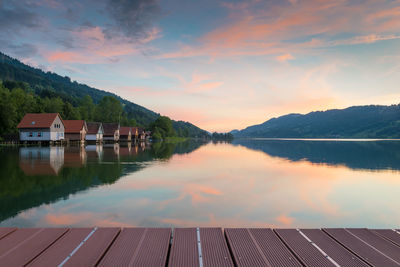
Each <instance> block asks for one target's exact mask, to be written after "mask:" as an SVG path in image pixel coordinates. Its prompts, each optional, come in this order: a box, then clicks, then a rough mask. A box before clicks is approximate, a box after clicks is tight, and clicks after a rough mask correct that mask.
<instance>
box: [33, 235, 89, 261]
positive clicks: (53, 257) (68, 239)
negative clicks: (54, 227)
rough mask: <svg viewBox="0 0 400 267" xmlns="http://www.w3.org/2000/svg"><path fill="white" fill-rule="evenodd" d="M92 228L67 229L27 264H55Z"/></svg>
mask: <svg viewBox="0 0 400 267" xmlns="http://www.w3.org/2000/svg"><path fill="white" fill-rule="evenodd" d="M92 230H93V229H92V228H75V229H71V230H69V231H68V232H67V233H66V234H65V235H63V236H62V237H61V238H60V239H58V240H57V241H56V242H55V243H54V244H53V245H51V246H50V247H49V248H48V249H46V250H45V251H44V252H43V253H42V254H40V256H39V257H37V258H36V259H34V260H33V261H32V262H31V263H29V264H28V266H38V267H40V266H46V265H47V266H57V265H59V264H60V263H61V262H63V261H64V259H65V258H67V257H68V256H69V255H70V253H71V252H72V251H73V250H74V249H75V248H76V247H77V246H78V245H79V244H80V243H81V242H82V241H83V240H84V239H85V237H87V236H88V234H89V233H90V232H91V231H92Z"/></svg>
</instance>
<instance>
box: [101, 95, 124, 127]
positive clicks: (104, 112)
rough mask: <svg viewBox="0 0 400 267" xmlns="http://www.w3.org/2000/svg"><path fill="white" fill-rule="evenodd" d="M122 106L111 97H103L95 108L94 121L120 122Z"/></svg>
mask: <svg viewBox="0 0 400 267" xmlns="http://www.w3.org/2000/svg"><path fill="white" fill-rule="evenodd" d="M121 115H122V105H121V102H119V100H118V99H116V98H115V97H112V96H105V97H103V98H102V99H101V101H100V102H99V104H98V105H97V106H96V111H95V120H97V121H101V122H120V120H121Z"/></svg>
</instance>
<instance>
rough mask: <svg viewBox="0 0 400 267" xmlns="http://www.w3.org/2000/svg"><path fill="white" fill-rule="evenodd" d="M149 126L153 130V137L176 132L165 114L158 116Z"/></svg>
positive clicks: (173, 134)
mask: <svg viewBox="0 0 400 267" xmlns="http://www.w3.org/2000/svg"><path fill="white" fill-rule="evenodd" d="M150 128H151V130H152V132H153V138H155V139H162V138H165V137H173V136H176V132H175V130H174V128H173V127H172V120H171V119H170V118H168V117H167V116H160V117H158V118H157V120H156V121H155V122H154V123H152V125H151V127H150Z"/></svg>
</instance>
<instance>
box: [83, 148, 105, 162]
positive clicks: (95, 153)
mask: <svg viewBox="0 0 400 267" xmlns="http://www.w3.org/2000/svg"><path fill="white" fill-rule="evenodd" d="M85 151H86V157H87V160H88V161H89V162H96V161H97V162H98V161H100V160H101V159H102V158H103V145H100V144H96V145H87V146H86V147H85Z"/></svg>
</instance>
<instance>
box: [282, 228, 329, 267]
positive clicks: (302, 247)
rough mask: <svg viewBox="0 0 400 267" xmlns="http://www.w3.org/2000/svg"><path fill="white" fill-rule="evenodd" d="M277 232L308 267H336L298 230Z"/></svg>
mask: <svg viewBox="0 0 400 267" xmlns="http://www.w3.org/2000/svg"><path fill="white" fill-rule="evenodd" d="M275 232H276V233H277V234H278V235H279V237H280V238H281V239H282V240H283V241H284V242H285V244H286V245H287V246H288V247H289V248H290V249H291V251H292V252H293V253H294V254H296V256H297V257H298V259H300V260H301V261H302V262H303V263H304V264H305V265H306V266H315V267H318V266H335V265H334V264H333V263H332V262H331V261H330V260H329V259H327V258H326V257H325V256H324V255H323V254H322V253H321V252H320V251H319V250H318V249H317V248H316V247H315V246H313V245H312V244H311V243H310V242H309V241H308V240H307V239H306V238H305V237H304V236H302V235H301V234H300V233H299V232H298V231H297V230H296V229H276V230H275Z"/></svg>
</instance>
